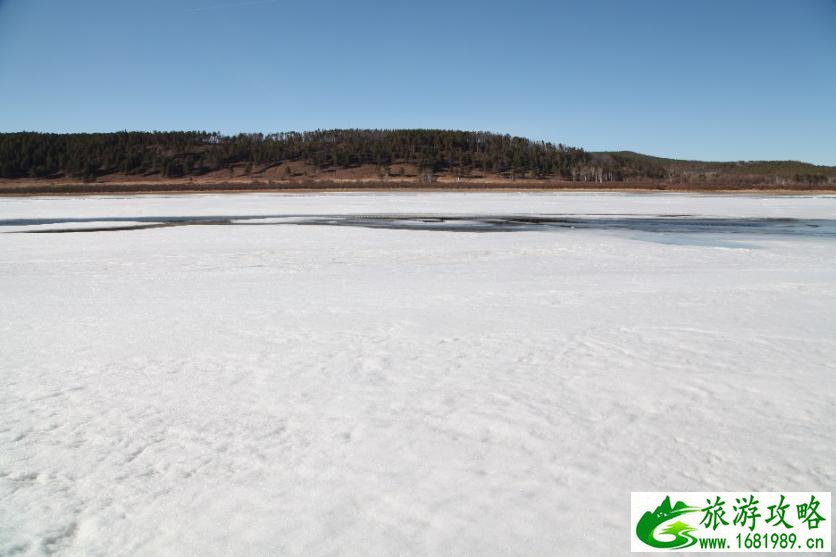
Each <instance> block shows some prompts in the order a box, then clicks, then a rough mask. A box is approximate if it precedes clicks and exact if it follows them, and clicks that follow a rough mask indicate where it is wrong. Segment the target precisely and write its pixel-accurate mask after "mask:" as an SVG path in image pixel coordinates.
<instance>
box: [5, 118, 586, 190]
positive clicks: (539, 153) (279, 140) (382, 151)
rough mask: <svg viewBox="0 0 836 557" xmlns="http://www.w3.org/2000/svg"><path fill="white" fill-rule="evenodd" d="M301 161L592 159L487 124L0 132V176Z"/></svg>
mask: <svg viewBox="0 0 836 557" xmlns="http://www.w3.org/2000/svg"><path fill="white" fill-rule="evenodd" d="M284 161H304V162H305V163H307V164H310V165H313V166H314V167H316V168H319V169H327V168H337V167H342V168H347V167H351V166H359V165H368V164H372V165H377V166H379V167H381V168H382V169H384V170H385V171H386V172H387V173H388V172H389V170H390V169H389V167H390V166H391V165H393V164H412V165H415V166H416V167H417V168H418V169H419V170H421V171H424V172H429V173H433V172H454V173H457V174H459V175H461V176H467V175H468V174H470V173H471V172H473V171H482V172H492V173H500V174H501V173H507V174H509V175H511V176H512V177H513V175H516V176H520V177H522V176H526V175H531V176H536V177H543V178H545V177H560V178H571V177H572V175H573V173H575V174H577V173H578V172H579V171H580V169H581V168H582V167H583V166H584V165H585V164H586V163H588V161H589V154H588V153H586V152H585V151H583V150H582V149H576V148H571V147H565V146H563V145H553V144H551V143H543V142H534V141H529V140H527V139H523V138H520V137H511V136H508V135H497V134H491V133H484V132H461V131H443V130H326V131H313V132H302V133H297V132H288V133H277V134H271V135H262V134H240V135H235V136H224V135H220V134H218V133H207V132H117V133H93V134H44V133H31V132H24V133H9V134H0V177H2V178H23V177H28V178H46V177H55V176H69V177H75V178H84V179H90V180H92V179H95V178H96V177H97V176H101V175H104V174H111V173H122V174H125V175H150V174H159V175H161V176H164V177H181V176H200V175H202V174H206V173H208V172H211V171H216V170H221V169H224V168H229V167H230V166H232V165H240V164H245V165H248V167H249V168H252V167H255V166H262V167H263V166H264V165H270V164H279V163H282V162H284Z"/></svg>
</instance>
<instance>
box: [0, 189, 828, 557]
mask: <svg viewBox="0 0 836 557" xmlns="http://www.w3.org/2000/svg"><path fill="white" fill-rule="evenodd" d="M341 213H342V214H363V213H374V214H381V213H387V214H393V213H428V214H429V213H445V214H467V215H479V214H512V213H513V214H581V215H589V214H604V215H610V216H612V215H622V214H629V215H648V216H653V215H660V214H687V215H696V216H710V217H750V218H754V217H758V218H763V217H768V218H784V217H792V218H809V219H834V218H836V198H834V197H758V196H749V197H746V196H736V197H724V196H715V197H712V196H704V197H703V196H687V195H647V194H645V195H632V196H630V195H555V194H498V193H492V194H414V195H406V194H397V195H395V194H392V195H369V194H340V195H263V194H262V195H206V196H148V197H119V198H117V197H83V198H81V197H80V198H28V199H10V198H6V199H0V220H5V221H10V220H13V219H18V220H21V221H32V220H35V219H47V220H55V219H61V218H64V219H66V218H74V219H78V218H86V219H91V220H95V221H97V222H100V221H106V220H108V219H111V218H122V219H124V220H125V221H126V222H127V221H130V223H135V222H144V221H143V220H142V219H143V218H146V219H147V218H150V217H154V216H212V215H248V216H254V215H255V216H257V215H277V214H282V215H285V214H293V215H306V214H309V215H319V214H332V215H333V214H341ZM134 219H139V220H134ZM268 222H269V221H268ZM76 225H78V223H76ZM31 226H41V227H43V226H44V225H43V224H40V225H39V224H32V225H27V224H17V225H15V226H9V227H7V228H2V227H0V261H2V265H1V266H0V357H1V358H2V359H1V360H0V362H2V363H0V555H7V554H17V553H20V554H23V555H29V554H47V553H53V552H58V553H66V554H82V553H83V554H89V555H132V554H144V555H155V554H172V555H182V554H193V555H198V554H202V555H203V554H205V555H226V554H254V555H256V554H258V555H265V554H305V555H331V554H347V555H393V554H405V555H429V554H455V555H500V554H502V555H508V554H510V555H557V554H561V555H621V554H625V553H627V552H628V551H629V530H630V525H629V492H630V491H631V490H645V491H651V490H653V491H656V490H671V491H686V490H700V491H703V490H723V491H725V490H750V489H751V490H764V491H772V490H786V491H800V490H825V491H830V490H832V488H833V485H834V478H836V467H835V466H834V462H836V444H834V441H833V439H834V437H836V420H834V419H833V415H834V411H836V388H834V387H836V385H834V368H836V335H834V333H833V332H834V331H836V239H834V238H833V237H794V236H783V235H769V236H758V235H746V234H735V235H733V237H731V238H728V237H726V236H725V235H697V236H694V235H691V236H688V238H687V239H683V237H681V236H679V235H675V234H664V233H652V232H638V233H637V232H631V231H618V230H606V231H598V230H581V229H578V230H571V229H567V230H561V231H525V232H516V233H513V234H512V233H503V232H495V233H492V232H488V233H469V232H447V231H437V230H392V229H371V228H358V227H331V226H292V225H286V224H284V225H265V226H214V225H201V226H182V227H171V228H154V229H146V230H130V231H118V232H84V233H70V234H19V233H14V234H4V233H2V232H4V231H11V230H14V231H21V230H25V229H26V228H29V227H31ZM48 226H52V225H48Z"/></svg>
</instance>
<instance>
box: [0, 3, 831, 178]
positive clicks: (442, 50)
mask: <svg viewBox="0 0 836 557" xmlns="http://www.w3.org/2000/svg"><path fill="white" fill-rule="evenodd" d="M330 127H364V128H365V127H385V128H400V127H423V128H436V127H437V128H456V129H469V130H489V131H496V132H502V133H511V134H516V135H522V136H526V137H531V138H534V139H545V140H549V141H554V142H564V143H568V144H571V145H578V146H581V147H584V148H587V149H592V150H599V149H631V150H636V151H640V152H645V153H650V154H656V155H660V156H671V157H677V158H689V159H711V160H750V159H799V160H807V161H811V162H815V163H818V164H832V165H836V0H782V1H777V0H583V1H581V0H573V1H566V0H551V1H543V2H539V1H526V0H520V1H516V2H491V1H481V2H475V1H468V0H465V1H459V2H454V1H451V0H448V1H446V2H442V1H436V0H423V1H415V0H413V1H409V2H408V1H402V0H388V1H374V2H373V1H366V0H361V1H348V0H343V1H317V0H309V1H304V2H303V1H290V0H276V1H270V0H166V1H163V0H131V1H129V0H74V1H72V2H69V1H64V0H0V131H17V130H40V131H56V132H61V131H113V130H121V129H129V130H152V129H166V130H168V129H206V130H219V131H222V132H226V133H233V132H239V131H262V132H271V131H280V130H309V129H316V128H330Z"/></svg>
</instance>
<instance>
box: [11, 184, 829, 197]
mask: <svg viewBox="0 0 836 557" xmlns="http://www.w3.org/2000/svg"><path fill="white" fill-rule="evenodd" d="M538 191H539V192H566V193H694V194H725V195H734V194H771V195H798V194H818V195H828V194H834V195H836V187H830V188H821V187H805V186H801V185H799V186H752V185H730V184H716V185H714V184H700V185H694V184H668V183H656V182H605V183H600V182H540V183H536V182H528V183H526V182H477V181H473V182H448V181H443V182H441V181H440V182H433V183H431V184H424V183H417V182H376V181H366V180H345V181H339V182H330V181H306V182H303V181H299V182H284V183H264V182H257V181H253V182H206V183H193V182H105V183H78V182H76V183H72V182H65V183H47V184H44V183H39V182H28V183H22V184H16V183H14V182H5V183H2V182H0V197H30V196H58V197H60V196H78V195H82V196H86V195H155V194H205V193H329V192H365V193H374V192H422V193H426V192H538Z"/></svg>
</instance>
